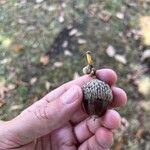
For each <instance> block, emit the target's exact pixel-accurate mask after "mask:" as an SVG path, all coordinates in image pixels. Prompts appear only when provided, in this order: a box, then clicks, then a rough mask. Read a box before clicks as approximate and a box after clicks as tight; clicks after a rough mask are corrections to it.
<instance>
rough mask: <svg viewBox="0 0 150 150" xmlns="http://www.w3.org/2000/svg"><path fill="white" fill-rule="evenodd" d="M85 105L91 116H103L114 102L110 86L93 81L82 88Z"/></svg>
mask: <svg viewBox="0 0 150 150" xmlns="http://www.w3.org/2000/svg"><path fill="white" fill-rule="evenodd" d="M82 90H83V104H84V107H85V110H86V112H87V113H88V114H89V115H97V116H102V115H104V113H105V112H106V110H107V107H108V105H109V104H110V103H111V102H112V99H113V95H112V90H111V88H110V87H109V85H108V84H107V83H105V82H103V81H101V80H98V79H93V80H91V81H90V82H88V83H86V84H84V85H83V87H82Z"/></svg>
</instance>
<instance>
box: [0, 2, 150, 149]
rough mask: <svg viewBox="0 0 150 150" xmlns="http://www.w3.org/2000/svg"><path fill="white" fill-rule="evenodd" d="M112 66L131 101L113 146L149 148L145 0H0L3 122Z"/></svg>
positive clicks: (149, 37)
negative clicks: (86, 70) (85, 73)
mask: <svg viewBox="0 0 150 150" xmlns="http://www.w3.org/2000/svg"><path fill="white" fill-rule="evenodd" d="M87 50H90V51H92V53H93V56H94V59H95V60H94V62H95V66H96V67H97V68H112V69H114V70H115V71H116V72H117V74H118V82H117V85H118V86H119V87H121V88H123V89H124V90H125V91H126V92H127V95H128V103H127V106H126V107H124V108H120V109H117V110H118V111H119V113H120V114H121V116H122V125H121V128H120V129H119V130H117V131H116V132H115V143H114V145H113V148H112V149H114V150H123V149H125V150H127V149H129V150H150V142H149V141H150V0H105V1H104V0H78V1H76V0H74V1H73V0H0V119H1V120H9V119H11V118H13V117H15V116H16V115H18V114H19V113H20V112H21V111H22V110H23V109H24V108H26V107H27V106H29V105H31V104H32V103H33V102H35V101H37V100H38V99H40V98H41V97H42V96H43V95H45V94H46V93H48V92H49V91H51V90H52V89H54V88H56V87H58V86H59V85H61V84H63V83H65V82H67V81H69V80H72V79H75V78H77V77H79V76H80V75H82V68H83V67H84V66H85V65H86V59H85V52H86V51H87Z"/></svg>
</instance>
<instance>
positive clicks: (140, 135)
mask: <svg viewBox="0 0 150 150" xmlns="http://www.w3.org/2000/svg"><path fill="white" fill-rule="evenodd" d="M143 133H144V129H143V128H140V129H138V131H137V132H136V135H135V136H136V137H137V138H141V137H142V135H143Z"/></svg>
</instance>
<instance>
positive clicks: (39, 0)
mask: <svg viewBox="0 0 150 150" xmlns="http://www.w3.org/2000/svg"><path fill="white" fill-rule="evenodd" d="M43 1H44V0H36V3H38V4H39V3H42V2H43Z"/></svg>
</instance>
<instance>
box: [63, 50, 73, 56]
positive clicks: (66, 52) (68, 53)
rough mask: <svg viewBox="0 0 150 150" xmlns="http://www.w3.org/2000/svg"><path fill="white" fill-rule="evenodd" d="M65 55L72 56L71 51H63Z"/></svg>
mask: <svg viewBox="0 0 150 150" xmlns="http://www.w3.org/2000/svg"><path fill="white" fill-rule="evenodd" d="M64 55H65V56H72V53H71V52H70V51H69V50H65V51H64Z"/></svg>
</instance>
